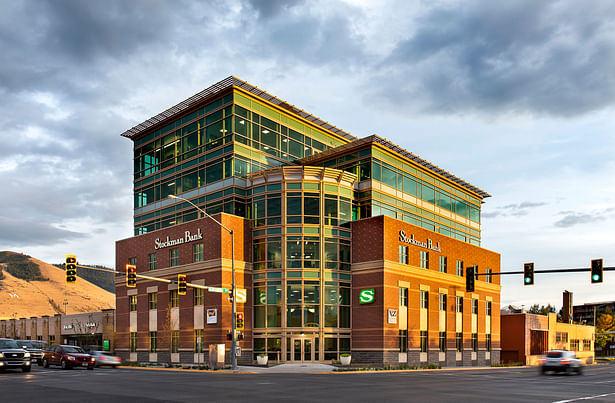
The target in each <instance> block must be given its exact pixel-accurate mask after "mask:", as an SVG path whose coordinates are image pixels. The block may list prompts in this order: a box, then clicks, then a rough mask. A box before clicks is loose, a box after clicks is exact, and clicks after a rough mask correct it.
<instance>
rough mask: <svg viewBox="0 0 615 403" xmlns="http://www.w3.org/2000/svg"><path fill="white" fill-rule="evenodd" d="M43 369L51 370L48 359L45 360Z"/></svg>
mask: <svg viewBox="0 0 615 403" xmlns="http://www.w3.org/2000/svg"><path fill="white" fill-rule="evenodd" d="M43 367H44V368H49V361H47V358H45V359H44V360H43Z"/></svg>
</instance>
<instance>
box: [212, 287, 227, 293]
mask: <svg viewBox="0 0 615 403" xmlns="http://www.w3.org/2000/svg"><path fill="white" fill-rule="evenodd" d="M207 291H209V292H222V293H225V294H230V293H231V290H229V289H228V288H220V287H207Z"/></svg>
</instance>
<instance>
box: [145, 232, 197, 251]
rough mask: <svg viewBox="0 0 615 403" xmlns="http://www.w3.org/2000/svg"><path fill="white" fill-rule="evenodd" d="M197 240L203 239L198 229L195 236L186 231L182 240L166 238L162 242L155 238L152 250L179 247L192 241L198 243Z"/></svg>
mask: <svg viewBox="0 0 615 403" xmlns="http://www.w3.org/2000/svg"><path fill="white" fill-rule="evenodd" d="M199 239H203V233H202V232H201V229H200V228H199V229H198V231H197V233H196V234H191V233H190V231H186V232H185V233H184V236H183V237H182V238H177V239H171V238H170V237H168V236H167V239H166V240H164V241H162V240H160V238H156V240H155V241H154V249H156V250H157V249H162V248H168V247H169V246H175V245H181V244H183V243H188V242H192V241H198V240H199Z"/></svg>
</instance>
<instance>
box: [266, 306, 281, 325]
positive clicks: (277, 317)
mask: <svg viewBox="0 0 615 403" xmlns="http://www.w3.org/2000/svg"><path fill="white" fill-rule="evenodd" d="M280 326H282V307H281V306H279V305H273V306H272V305H268V306H267V327H280Z"/></svg>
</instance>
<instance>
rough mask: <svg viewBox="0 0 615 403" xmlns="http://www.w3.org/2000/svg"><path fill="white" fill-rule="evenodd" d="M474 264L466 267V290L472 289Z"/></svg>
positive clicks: (470, 290)
mask: <svg viewBox="0 0 615 403" xmlns="http://www.w3.org/2000/svg"><path fill="white" fill-rule="evenodd" d="M474 270H475V269H474V266H470V267H467V268H466V291H467V292H473V291H474V280H475V276H474Z"/></svg>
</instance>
